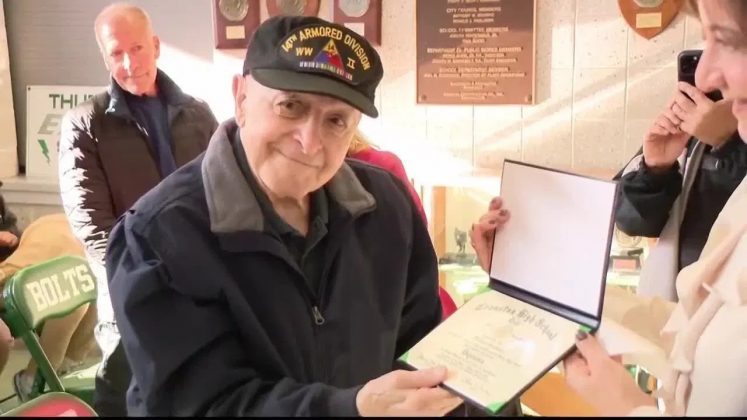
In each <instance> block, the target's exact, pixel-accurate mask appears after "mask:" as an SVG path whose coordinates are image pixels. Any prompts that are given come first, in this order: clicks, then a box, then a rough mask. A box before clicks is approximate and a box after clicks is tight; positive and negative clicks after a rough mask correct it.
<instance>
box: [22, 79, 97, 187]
mask: <svg viewBox="0 0 747 420" xmlns="http://www.w3.org/2000/svg"><path fill="white" fill-rule="evenodd" d="M105 89H106V88H105V87H95V86H27V87H26V176H27V177H34V178H47V179H55V180H56V179H57V154H58V147H59V139H60V124H61V123H62V117H63V116H64V115H65V113H66V112H67V111H69V110H70V109H72V108H75V107H76V106H77V105H79V104H82V103H83V102H85V101H86V100H87V99H88V98H90V97H91V96H93V95H95V94H97V93H99V92H103V91H104V90H105Z"/></svg>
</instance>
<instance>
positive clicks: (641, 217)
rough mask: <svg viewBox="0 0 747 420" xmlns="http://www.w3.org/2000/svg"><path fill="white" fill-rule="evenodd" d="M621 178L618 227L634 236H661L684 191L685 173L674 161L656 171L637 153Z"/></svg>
mask: <svg viewBox="0 0 747 420" xmlns="http://www.w3.org/2000/svg"><path fill="white" fill-rule="evenodd" d="M625 169H626V170H629V171H628V172H627V173H625V174H624V175H622V174H618V175H621V176H620V177H619V178H616V179H619V182H620V188H619V190H618V191H619V192H618V201H617V211H616V213H615V222H616V224H617V227H618V228H619V229H620V230H621V231H623V232H625V233H626V234H628V235H631V236H645V237H651V238H654V237H658V236H659V234H660V233H661V231H662V229H664V225H665V224H666V222H667V220H668V219H669V213H670V211H671V209H672V205H673V204H674V201H675V200H676V199H677V196H679V194H680V192H681V190H682V174H681V173H680V171H679V165H678V164H677V163H676V162H675V163H674V165H672V167H671V168H670V169H669V170H667V171H665V172H663V173H655V172H653V171H651V170H650V169H649V168H648V166H647V165H646V163H645V161H644V158H643V155H642V154H641V155H637V156H636V157H634V158H633V160H631V163H630V164H628V167H626V168H625Z"/></svg>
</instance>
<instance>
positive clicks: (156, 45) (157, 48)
mask: <svg viewBox="0 0 747 420" xmlns="http://www.w3.org/2000/svg"><path fill="white" fill-rule="evenodd" d="M153 49H154V50H155V54H156V59H158V58H159V57H161V40H160V39H159V38H158V37H157V36H156V35H153Z"/></svg>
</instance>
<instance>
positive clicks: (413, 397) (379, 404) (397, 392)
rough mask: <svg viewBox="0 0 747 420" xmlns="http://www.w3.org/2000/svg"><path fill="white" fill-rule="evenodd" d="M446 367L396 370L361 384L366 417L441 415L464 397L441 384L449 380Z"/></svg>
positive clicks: (362, 411) (361, 406) (359, 399)
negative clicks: (456, 394) (458, 395)
mask: <svg viewBox="0 0 747 420" xmlns="http://www.w3.org/2000/svg"><path fill="white" fill-rule="evenodd" d="M446 376H447V371H446V369H445V368H443V367H440V368H432V369H424V370H417V371H406V370H395V371H394V372H389V373H387V374H386V375H383V376H380V377H378V378H376V379H374V380H372V381H370V382H368V383H367V384H366V385H364V386H363V388H361V390H360V391H358V395H357V396H356V397H355V405H356V406H357V408H358V413H359V414H360V415H361V416H363V417H383V416H387V417H389V416H397V417H414V416H425V417H441V416H443V415H445V414H447V413H449V412H450V411H451V410H453V409H455V408H456V407H458V406H459V405H460V404H461V403H462V400H461V398H459V397H457V396H454V395H453V394H451V393H450V392H449V391H447V390H445V389H443V388H439V387H438V385H439V384H440V383H441V382H443V381H444V380H446Z"/></svg>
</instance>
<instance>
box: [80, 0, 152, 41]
mask: <svg viewBox="0 0 747 420" xmlns="http://www.w3.org/2000/svg"><path fill="white" fill-rule="evenodd" d="M111 16H122V17H124V16H130V17H134V18H136V19H142V20H143V21H145V24H146V28H147V30H148V31H150V32H153V27H152V25H151V20H150V16H149V15H148V12H146V11H145V10H144V9H143V8H141V7H139V6H136V5H134V4H132V3H128V2H117V3H112V4H110V5H108V6H106V7H105V8H104V9H103V10H102V11H101V12H99V14H98V15H97V16H96V20H95V21H94V23H93V31H94V33H95V34H96V43H97V44H98V45H99V49H100V50H101V51H103V50H104V49H103V46H102V45H101V39H100V37H99V31H100V28H101V25H102V24H103V23H104V22H105V21H106V20H107V19H108V18H110V17H111Z"/></svg>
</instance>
